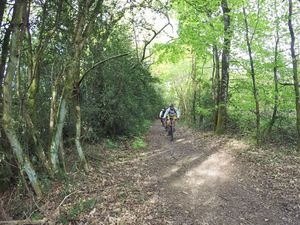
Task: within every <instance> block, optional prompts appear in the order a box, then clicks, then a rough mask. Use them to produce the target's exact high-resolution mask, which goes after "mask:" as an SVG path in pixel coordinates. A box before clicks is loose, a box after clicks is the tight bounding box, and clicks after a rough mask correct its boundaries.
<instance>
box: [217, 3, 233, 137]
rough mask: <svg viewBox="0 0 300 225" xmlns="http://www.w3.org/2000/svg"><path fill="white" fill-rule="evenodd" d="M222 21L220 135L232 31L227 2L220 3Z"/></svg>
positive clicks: (223, 123) (224, 114) (226, 93)
mask: <svg viewBox="0 0 300 225" xmlns="http://www.w3.org/2000/svg"><path fill="white" fill-rule="evenodd" d="M221 7H222V11H223V20H224V43H223V51H222V74H221V75H222V77H221V84H220V87H221V88H220V98H219V105H218V119H217V126H216V133H217V134H222V133H224V131H225V128H226V121H227V101H228V84H229V57H230V44H231V38H232V30H231V27H230V15H229V14H230V9H229V7H228V3H227V0H222V1H221Z"/></svg>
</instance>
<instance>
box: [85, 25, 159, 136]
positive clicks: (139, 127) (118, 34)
mask: <svg viewBox="0 0 300 225" xmlns="http://www.w3.org/2000/svg"><path fill="white" fill-rule="evenodd" d="M121 29H126V27H125V28H124V27H120V30H117V31H115V33H114V34H113V36H112V37H111V38H110V39H109V41H108V42H107V43H106V45H105V46H104V48H105V51H104V52H103V51H101V55H96V52H97V51H100V49H99V50H98V49H97V48H99V45H96V46H95V48H93V49H90V50H91V51H95V55H94V57H95V58H94V60H96V61H101V60H103V58H107V57H108V56H112V55H117V54H120V53H124V52H128V49H130V48H131V44H130V40H129V37H128V36H126V33H125V32H123V30H122V31H121ZM97 46H98V47H97ZM155 83H156V79H154V78H153V77H152V76H151V74H150V72H149V70H148V69H147V66H146V65H142V64H141V63H140V62H138V61H137V59H135V58H131V57H123V58H120V59H116V60H114V61H112V62H111V63H109V64H104V65H103V66H101V67H99V68H97V69H95V70H94V71H93V72H92V73H91V74H89V77H87V79H86V80H85V82H84V86H83V88H82V89H83V101H82V103H83V105H82V112H83V121H84V123H85V124H87V126H88V127H91V128H92V129H93V131H94V132H95V133H97V135H98V137H105V136H116V135H128V136H130V135H136V134H139V133H140V132H142V131H143V130H145V124H144V123H145V119H152V118H154V117H155V116H156V114H157V111H159V108H160V107H161V102H162V100H161V98H160V96H159V94H158V93H157V91H156V89H155V87H154V84H155Z"/></svg>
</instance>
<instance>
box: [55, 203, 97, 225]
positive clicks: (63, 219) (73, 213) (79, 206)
mask: <svg viewBox="0 0 300 225" xmlns="http://www.w3.org/2000/svg"><path fill="white" fill-rule="evenodd" d="M95 204H96V200H95V199H88V200H81V199H80V200H79V202H77V203H76V204H74V205H72V207H71V208H70V209H69V210H68V211H67V212H66V213H64V214H60V215H59V219H58V220H59V222H60V223H62V224H67V223H68V222H69V221H74V220H76V219H78V217H79V216H80V214H82V213H86V212H89V211H90V210H91V209H93V207H94V205H95Z"/></svg>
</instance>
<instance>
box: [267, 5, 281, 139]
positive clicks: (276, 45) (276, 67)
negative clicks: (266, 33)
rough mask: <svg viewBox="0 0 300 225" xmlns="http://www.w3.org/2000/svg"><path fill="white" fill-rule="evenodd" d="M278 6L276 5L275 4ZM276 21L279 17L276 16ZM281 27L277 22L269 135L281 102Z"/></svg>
mask: <svg viewBox="0 0 300 225" xmlns="http://www.w3.org/2000/svg"><path fill="white" fill-rule="evenodd" d="M275 4H276V3H275ZM276 19H278V18H277V16H276ZM278 32H279V26H278V22H276V37H275V50H274V67H273V75H274V107H273V114H272V118H271V121H270V123H269V127H268V134H270V133H271V131H272V128H273V125H274V123H275V120H276V118H277V111H278V101H279V94H278V73H277V71H278V65H277V63H278V62H277V60H278V45H279V33H278Z"/></svg>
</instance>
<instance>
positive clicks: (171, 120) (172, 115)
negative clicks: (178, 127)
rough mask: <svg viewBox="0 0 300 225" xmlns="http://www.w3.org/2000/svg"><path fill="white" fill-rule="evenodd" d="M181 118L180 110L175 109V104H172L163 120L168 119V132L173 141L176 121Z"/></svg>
mask: <svg viewBox="0 0 300 225" xmlns="http://www.w3.org/2000/svg"><path fill="white" fill-rule="evenodd" d="M179 117H180V112H179V110H178V109H176V108H175V107H174V104H170V107H169V108H167V110H166V112H165V114H164V117H163V118H164V119H166V131H168V136H171V140H173V132H175V121H176V120H177V119H179ZM170 128H171V130H170Z"/></svg>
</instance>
